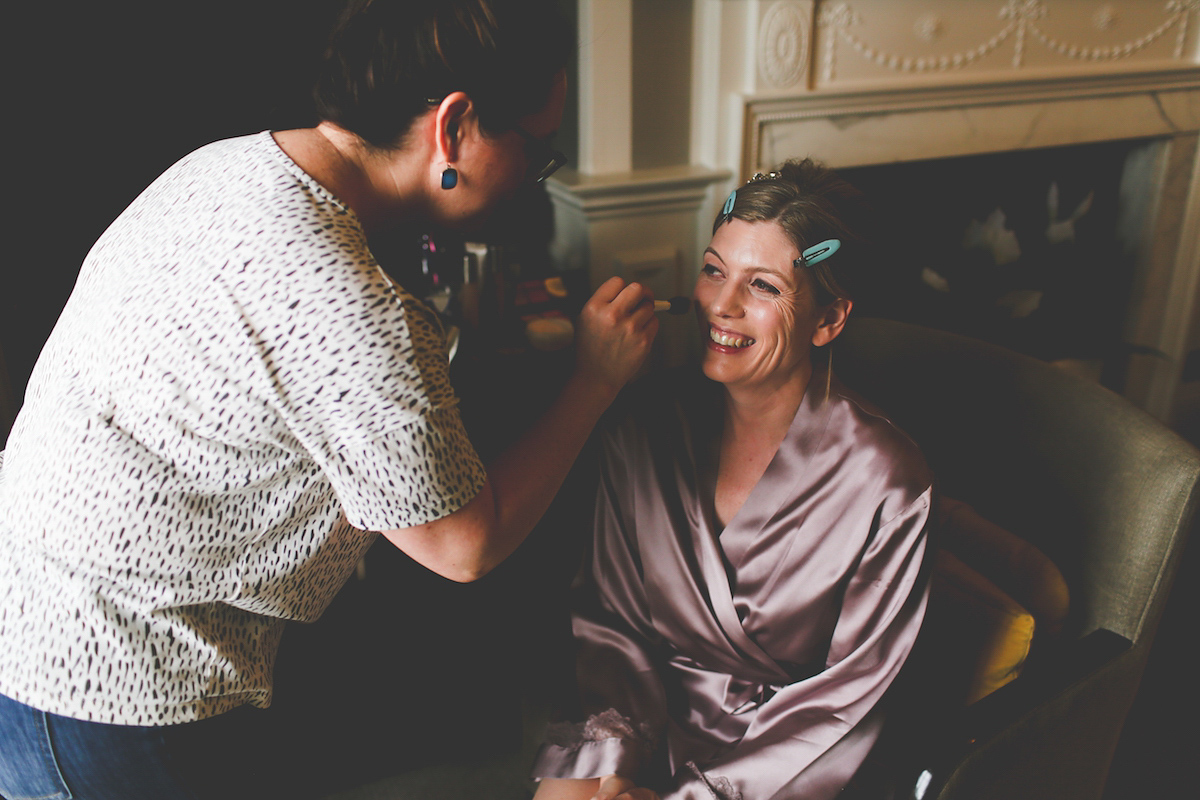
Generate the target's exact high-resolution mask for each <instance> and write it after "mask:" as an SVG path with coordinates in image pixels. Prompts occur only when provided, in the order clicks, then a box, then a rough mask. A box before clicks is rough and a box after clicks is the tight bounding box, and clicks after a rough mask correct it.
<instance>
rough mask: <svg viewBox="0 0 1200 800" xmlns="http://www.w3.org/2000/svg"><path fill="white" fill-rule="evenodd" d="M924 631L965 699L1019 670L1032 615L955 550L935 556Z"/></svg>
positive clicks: (984, 693)
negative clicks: (969, 564)
mask: <svg viewBox="0 0 1200 800" xmlns="http://www.w3.org/2000/svg"><path fill="white" fill-rule="evenodd" d="M926 626H927V627H926V635H927V636H930V637H932V638H933V639H934V642H935V644H936V645H937V652H938V658H939V660H942V661H943V662H944V663H943V664H942V668H943V669H944V670H945V672H946V674H948V675H951V676H954V679H956V680H959V681H960V685H959V686H957V687H954V690H955V691H957V692H960V693H961V695H962V697H963V700H964V702H965V703H967V704H970V703H974V702H975V701H976V700H979V699H980V698H982V697H986V696H987V695H989V694H991V693H992V692H994V691H996V690H997V689H999V688H1000V687H1001V686H1003V685H1005V684H1006V683H1008V682H1010V681H1012V680H1013V679H1015V678H1016V677H1017V676H1018V675H1020V674H1021V667H1022V666H1024V664H1025V659H1026V658H1028V656H1029V648H1030V645H1031V644H1032V643H1033V630H1034V619H1033V615H1032V614H1030V613H1029V612H1028V611H1026V610H1025V609H1024V608H1023V607H1022V606H1021V605H1020V604H1019V603H1017V602H1016V601H1015V600H1013V599H1012V598H1011V597H1009V596H1008V595H1007V594H1005V593H1004V592H1003V591H1001V590H1000V589H999V588H998V587H997V586H996V584H994V583H992V582H991V581H990V580H988V579H987V578H985V577H983V575H981V574H979V573H978V572H976V571H975V570H973V569H971V568H970V567H968V566H967V565H966V564H964V563H963V562H962V561H960V560H959V559H958V558H956V557H955V556H954V555H952V554H951V553H949V552H947V551H945V550H941V549H939V550H938V551H937V552H936V553H935V555H934V566H933V576H932V588H931V594H930V601H929V613H928V616H927V620H926Z"/></svg>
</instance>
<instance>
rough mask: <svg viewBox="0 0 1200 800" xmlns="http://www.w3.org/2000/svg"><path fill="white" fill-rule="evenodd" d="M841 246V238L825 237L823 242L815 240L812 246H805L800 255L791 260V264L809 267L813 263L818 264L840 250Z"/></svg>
mask: <svg viewBox="0 0 1200 800" xmlns="http://www.w3.org/2000/svg"><path fill="white" fill-rule="evenodd" d="M841 247H842V240H841V239H826V240H825V241H823V242H817V243H816V244H814V245H813V246H812V247H806V248H805V249H804V252H803V253H801V254H800V257H799V258H797V259H796V260H795V261H793V262H792V266H793V267H811V266H812V265H813V264H819V263H821V262H822V261H824V260H825V259H827V258H829V257H830V256H831V255H833V254H834V253H836V252H837V251H838V250H840V249H841Z"/></svg>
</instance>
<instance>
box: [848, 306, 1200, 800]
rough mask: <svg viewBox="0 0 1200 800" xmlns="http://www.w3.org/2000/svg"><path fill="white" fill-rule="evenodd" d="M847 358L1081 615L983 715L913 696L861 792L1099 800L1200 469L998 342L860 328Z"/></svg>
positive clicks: (1141, 418) (878, 323) (1191, 457)
mask: <svg viewBox="0 0 1200 800" xmlns="http://www.w3.org/2000/svg"><path fill="white" fill-rule="evenodd" d="M834 347H835V353H834V357H833V361H834V369H835V370H836V371H837V373H838V375H839V376H840V377H841V379H842V380H843V381H844V382H845V383H846V384H847V385H848V386H850V387H852V388H854V389H855V390H856V391H858V392H859V393H861V394H863V395H864V396H865V397H866V398H868V399H869V400H871V401H872V402H874V403H876V404H877V405H879V406H880V407H881V408H883V409H886V410H887V412H888V413H889V415H890V416H891V417H892V418H893V419H894V420H895V421H896V423H897V424H898V425H900V426H901V427H902V428H903V429H904V430H905V431H907V432H908V433H909V435H911V436H912V437H913V438H914V439H915V440H916V441H917V442H918V444H920V446H921V448H922V449H923V451H924V452H925V455H926V457H927V459H928V460H929V462H930V464H931V465H932V466H933V469H934V471H935V473H936V474H937V475H938V477H939V481H940V486H941V489H942V491H943V492H944V493H945V494H946V495H948V496H950V497H953V498H956V499H958V500H962V501H966V502H968V503H970V504H971V505H972V506H974V508H975V509H976V510H977V511H978V512H979V513H980V514H981V515H982V516H983V517H986V518H987V519H989V520H991V521H993V522H995V523H997V524H998V525H1000V526H1002V527H1003V528H1005V529H1007V530H1008V531H1011V532H1012V533H1014V534H1016V535H1018V536H1020V537H1021V538H1023V539H1025V540H1026V541H1028V542H1029V543H1031V544H1033V545H1034V546H1035V547H1037V548H1038V549H1040V550H1041V551H1042V552H1044V553H1045V554H1046V555H1047V556H1049V557H1050V559H1051V560H1052V561H1054V563H1055V564H1056V565H1057V566H1058V568H1059V570H1060V571H1061V572H1062V574H1063V576H1064V577H1065V579H1066V582H1067V585H1068V586H1069V590H1070V598H1071V603H1070V605H1071V611H1070V614H1069V616H1068V618H1067V621H1066V624H1065V627H1064V631H1063V633H1062V635H1061V637H1060V638H1059V639H1058V640H1057V641H1056V642H1054V643H1052V644H1049V645H1040V646H1039V645H1037V644H1035V650H1036V652H1035V653H1034V654H1033V655H1031V657H1030V659H1029V661H1028V662H1027V663H1026V666H1025V670H1024V673H1023V674H1022V675H1021V677H1020V678H1018V679H1017V680H1015V681H1012V682H1011V683H1009V684H1007V685H1005V686H1003V687H1002V688H1000V689H999V690H997V691H995V692H994V693H992V694H991V695H989V696H987V697H985V698H983V699H982V700H980V701H978V702H976V703H974V704H972V705H970V706H967V707H963V706H962V704H961V703H959V704H958V705H957V706H955V705H954V704H953V703H941V704H939V703H937V702H935V701H934V700H933V699H932V697H931V695H929V694H925V695H922V693H921V692H920V691H917V692H910V693H909V694H910V695H911V696H912V697H911V699H910V701H909V702H908V704H907V705H905V706H904V708H905V709H906V710H907V712H908V713H906V714H903V715H893V717H892V720H897V718H899V721H898V722H897V723H896V726H894V727H893V728H892V729H891V730H890V731H888V732H887V733H885V737H884V738H883V739H882V740H881V742H880V748H881V750H880V752H879V753H877V755H878V758H877V759H875V760H874V761H875V764H874V765H875V767H876V770H877V775H876V777H875V778H873V779H872V780H867V781H865V782H864V783H863V784H862V785H860V786H859V789H860V790H861V789H862V788H863V785H865V786H867V787H868V789H867V790H866V793H865V795H864V796H870V797H875V798H878V797H887V798H895V800H899V799H900V798H906V799H907V798H915V799H916V800H927V799H929V798H937V799H938V800H951V799H952V798H969V799H970V800H988V799H990V798H1017V797H1019V798H1022V799H1023V800H1035V799H1036V798H1047V799H1049V798H1054V800H1066V799H1069V798H1080V799H1081V800H1082V799H1083V798H1089V799H1090V800H1096V799H1097V798H1099V797H1100V796H1101V794H1102V793H1103V791H1104V784H1105V780H1106V776H1107V772H1108V767H1109V763H1110V761H1111V759H1112V755H1113V752H1114V750H1115V748H1116V745H1117V741H1118V738H1119V736H1120V732H1121V727H1122V725H1123V723H1124V720H1125V717H1126V715H1127V713H1128V711H1129V708H1130V705H1131V703H1132V702H1133V699H1134V696H1135V694H1136V691H1137V687H1138V683H1139V681H1140V679H1141V675H1142V671H1143V668H1144V666H1145V663H1146V658H1147V656H1148V654H1149V650H1150V645H1151V643H1152V641H1153V639H1154V634H1155V629H1156V627H1157V624H1158V621H1159V618H1160V616H1161V614H1162V611H1163V606H1164V603H1165V602H1166V599H1167V596H1168V592H1169V590H1170V587H1171V583H1172V580H1173V578H1174V575H1175V571H1176V568H1177V566H1178V563H1179V558H1180V555H1181V553H1182V550H1183V545H1184V542H1185V540H1186V537H1187V534H1188V531H1189V529H1190V528H1191V526H1192V520H1193V515H1194V513H1195V510H1196V506H1197V503H1198V502H1200V488H1198V481H1200V452H1197V451H1196V449H1195V448H1193V447H1192V446H1191V445H1189V444H1187V443H1186V442H1185V441H1183V440H1182V439H1181V438H1180V437H1178V436H1176V435H1175V434H1174V433H1172V432H1171V431H1170V430H1168V429H1167V428H1166V427H1165V426H1163V425H1162V424H1160V423H1159V422H1158V421H1157V420H1155V419H1153V418H1151V417H1150V416H1149V415H1147V414H1145V413H1143V412H1141V411H1140V410H1138V409H1137V408H1135V407H1134V406H1132V405H1131V404H1130V403H1128V402H1127V401H1125V400H1124V399H1123V398H1121V397H1119V396H1118V395H1116V394H1114V393H1112V392H1110V391H1108V390H1106V389H1103V388H1101V387H1098V386H1096V385H1094V384H1090V383H1087V382H1085V381H1082V380H1079V379H1077V378H1075V377H1073V376H1070V375H1067V374H1065V373H1063V372H1061V371H1060V370H1057V369H1056V368H1054V367H1052V366H1050V365H1048V364H1045V363H1043V362H1040V361H1037V360H1034V359H1031V358H1028V357H1025V356H1021V355H1018V354H1016V353H1013V352H1010V351H1008V350H1005V349H1003V348H1000V347H996V346H993V345H989V344H986V343H983V342H979V341H975V340H971V339H967V338H964V337H961V336H956V335H953V334H948V333H943V332H939V331H934V330H929V329H925V328H921V327H917V326H914V325H909V324H905V323H900V322H893V321H888V320H882V319H854V320H852V321H851V322H850V323H849V324H848V325H847V327H846V330H845V331H844V332H843V334H842V336H841V337H840V338H839V339H838V341H837V342H836V344H835V345H834ZM924 655H925V657H926V658H927V659H928V656H930V653H928V652H927V653H925V654H924ZM933 655H934V656H935V659H934V660H936V654H933ZM919 663H929V661H928V660H926V661H924V662H919ZM911 672H912V671H911V670H910V673H911ZM906 677H911V674H910V676H906ZM913 685H914V686H921V687H923V689H924V690H925V691H926V692H929V691H932V689H931V687H930V685H929V683H928V682H926V683H925V684H921V682H920V678H919V677H918V678H917V679H916V680H915V682H914V684H913ZM889 724H891V723H889ZM889 734H890V735H889ZM881 764H883V765H885V766H884V767H883V768H880V765H881ZM879 774H882V775H884V776H886V779H881V778H879V777H878V775H879Z"/></svg>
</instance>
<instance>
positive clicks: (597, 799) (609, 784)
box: [591, 775, 636, 800]
mask: <svg viewBox="0 0 1200 800" xmlns="http://www.w3.org/2000/svg"><path fill="white" fill-rule="evenodd" d="M635 786H636V785H635V784H634V782H633V781H631V780H629V779H628V778H622V777H621V776H620V775H605V776H604V777H603V778H601V779H600V790H599V791H598V792H596V793H595V794H594V795H592V797H591V800H616V799H617V798H618V797H620V796H621V795H623V794H624V793H625V792H627V791H628V790H630V789H633V788H635Z"/></svg>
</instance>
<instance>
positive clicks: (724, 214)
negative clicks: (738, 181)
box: [713, 189, 737, 233]
mask: <svg viewBox="0 0 1200 800" xmlns="http://www.w3.org/2000/svg"><path fill="white" fill-rule="evenodd" d="M736 200H737V189H734V190H733V191H732V192H730V193H729V197H726V198H725V205H723V206H721V213H720V214H718V215H717V218H716V219H715V220H714V221H713V233H716V232H717V228H719V227H721V226H722V225H724V224H725V223H726V222H728V221H729V218H730V217H731V216H732V215H733V204H734V201H736Z"/></svg>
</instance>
